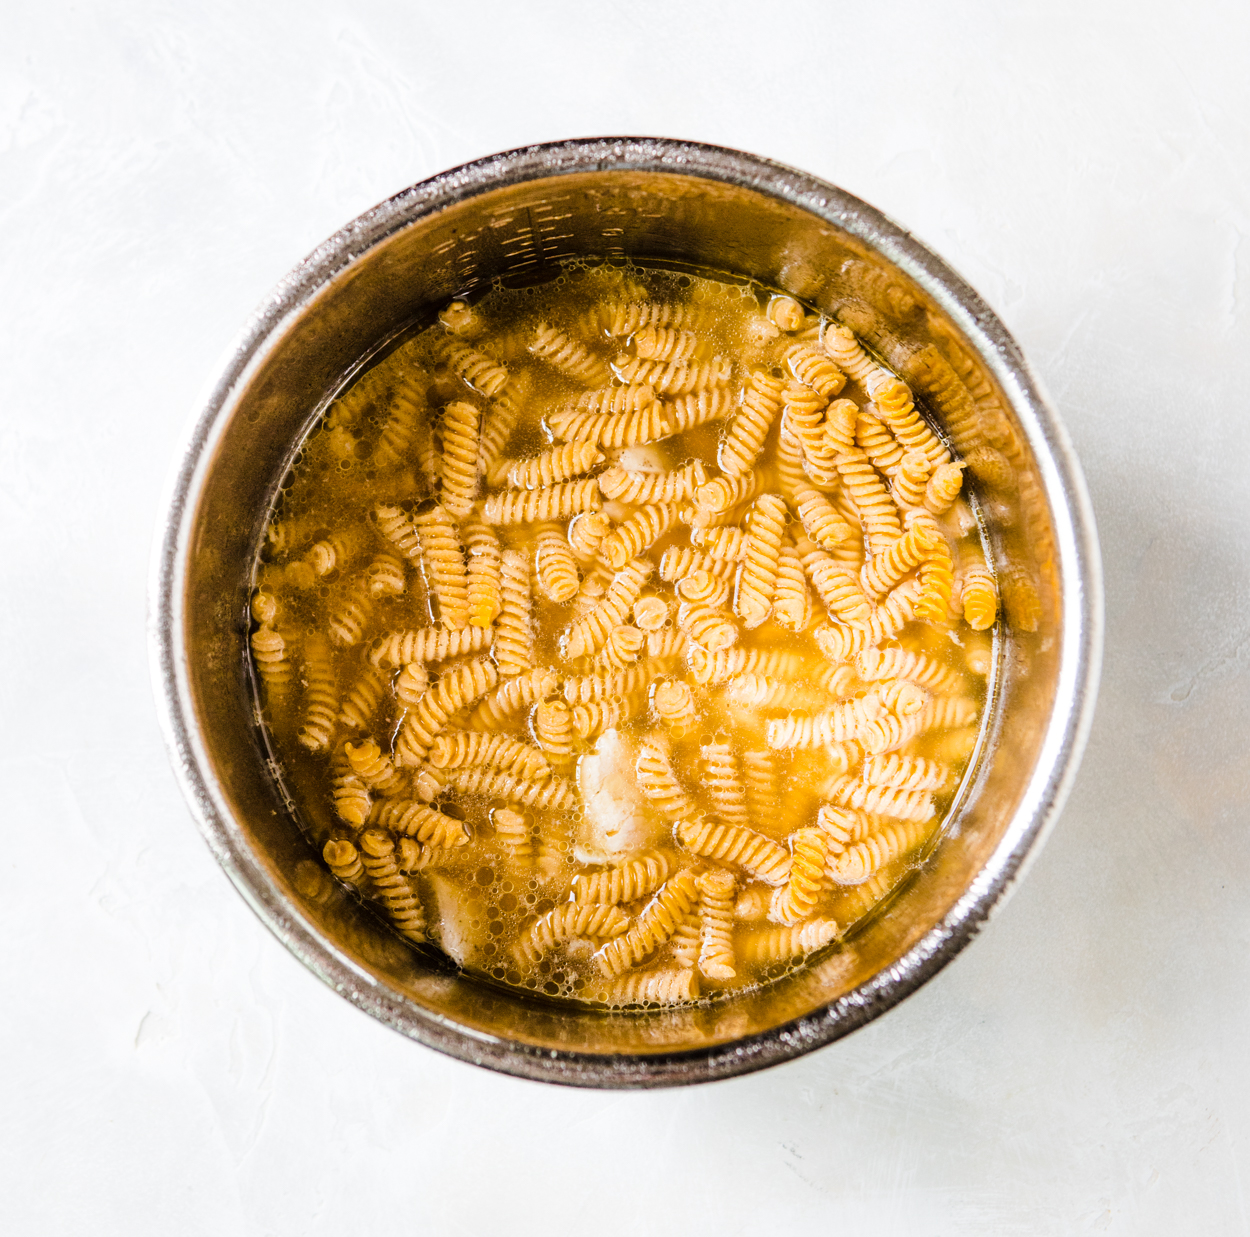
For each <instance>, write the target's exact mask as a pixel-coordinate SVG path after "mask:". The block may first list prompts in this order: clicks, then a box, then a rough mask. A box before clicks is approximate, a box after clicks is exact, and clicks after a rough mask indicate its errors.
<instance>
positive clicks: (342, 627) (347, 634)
mask: <svg viewBox="0 0 1250 1237" xmlns="http://www.w3.org/2000/svg"><path fill="white" fill-rule="evenodd" d="M372 617H373V602H372V601H371V600H370V599H369V593H368V590H367V589H366V586H365V582H364V580H363V579H360V580H353V581H352V582H351V586H350V588H349V590H348V592H347V595H346V596H345V597H344V600H343V604H342V605H341V606H340V607H339V608H338V609H337V610H335V612H334V613H333V614H332V615H330V621H329V622H328V623H327V624H326V627H327V629H328V630H329V633H330V639H331V640H332V641H333V642H334V643H335V644H337V645H338V646H339V647H340V648H351V647H352V646H353V645H355V644H359V643H360V642H361V640H363V639H364V636H365V629H366V628H367V627H368V625H369V620H370V619H371V618H372Z"/></svg>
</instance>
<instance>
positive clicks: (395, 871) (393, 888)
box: [360, 829, 425, 942]
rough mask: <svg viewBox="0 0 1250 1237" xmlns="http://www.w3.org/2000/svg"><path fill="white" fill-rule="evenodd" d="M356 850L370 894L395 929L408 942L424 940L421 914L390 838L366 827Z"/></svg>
mask: <svg viewBox="0 0 1250 1237" xmlns="http://www.w3.org/2000/svg"><path fill="white" fill-rule="evenodd" d="M360 852H361V853H360V858H361V861H362V863H363V864H364V868H365V871H366V872H367V873H368V874H369V884H370V885H371V886H372V890H373V893H374V895H375V896H376V897H377V899H378V901H379V902H381V903H382V906H383V908H384V909H385V910H386V913H387V916H388V917H389V918H390V920H391V922H392V923H393V924H394V925H395V928H396V930H397V931H398V932H399V933H400V935H401V936H405V937H407V938H408V940H410V941H417V942H421V941H424V940H425V913H424V912H423V911H422V909H421V903H420V902H418V901H417V899H416V897H415V895H414V894H413V892H412V889H411V888H410V887H409V885H408V882H407V880H406V879H405V878H404V877H403V876H402V875H401V874H400V871H399V866H398V865H397V863H396V862H395V842H394V839H393V838H391V837H389V836H387V834H385V833H382V832H381V831H380V830H378V829H368V830H366V831H365V832H364V833H363V834H361V837H360Z"/></svg>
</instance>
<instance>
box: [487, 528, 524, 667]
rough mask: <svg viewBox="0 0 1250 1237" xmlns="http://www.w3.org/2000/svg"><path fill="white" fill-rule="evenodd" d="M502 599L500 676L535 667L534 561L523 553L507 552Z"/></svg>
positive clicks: (502, 571) (497, 632) (498, 642)
mask: <svg viewBox="0 0 1250 1237" xmlns="http://www.w3.org/2000/svg"><path fill="white" fill-rule="evenodd" d="M500 599H501V603H502V604H501V606H500V609H499V618H498V620H497V622H496V627H495V643H494V654H495V664H496V665H497V666H498V667H499V673H500V674H503V675H514V674H520V673H521V672H522V671H524V670H529V669H530V668H531V667H532V666H533V664H534V630H533V622H532V615H531V611H532V608H533V599H532V597H531V595H530V562H529V558H528V557H527V556H526V555H525V554H524V553H522V551H520V550H505V551H504V553H503V561H502V563H501V565H500Z"/></svg>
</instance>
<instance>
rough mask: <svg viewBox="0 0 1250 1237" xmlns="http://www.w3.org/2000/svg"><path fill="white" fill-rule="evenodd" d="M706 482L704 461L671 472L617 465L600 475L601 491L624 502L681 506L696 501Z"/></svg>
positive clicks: (693, 461)
mask: <svg viewBox="0 0 1250 1237" xmlns="http://www.w3.org/2000/svg"><path fill="white" fill-rule="evenodd" d="M569 445H570V446H572V445H581V444H569ZM601 458H602V457H601ZM706 481H707V469H706V468H704V466H703V461H702V460H691V461H690V463H689V464H686V465H685V466H684V467H682V468H676V469H673V470H672V471H670V472H637V471H633V470H630V469H628V468H622V467H621V466H620V465H619V464H614V465H613V466H612V467H611V468H609V469H608V470H607V471H606V472H602V473H600V474H599V492H600V493H601V494H602V495H603V496H604V498H612V499H615V500H616V501H618V502H623V503H639V504H641V503H682V502H691V501H693V499H694V492H695V490H696V489H697V488H698V487H699V486H701V485H703V484H704V482H706Z"/></svg>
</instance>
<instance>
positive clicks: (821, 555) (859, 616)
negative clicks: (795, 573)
mask: <svg viewBox="0 0 1250 1237" xmlns="http://www.w3.org/2000/svg"><path fill="white" fill-rule="evenodd" d="M799 552H800V553H802V548H800V551H799ZM803 569H804V570H805V571H806V572H807V577H808V579H809V580H811V582H812V587H813V588H815V590H816V592H817V594H818V595H819V597H820V600H821V601H822V602H823V603H824V606H825V609H826V610H828V612H829V614H830V617H832V618H835V619H838V620H841V621H842V622H844V623H852V624H855V625H858V626H864V625H866V624H867V623H869V622H870V621H871V619H872V606H871V604H870V603H869V601H868V598H867V597H865V596H864V590H863V589H862V588H861V587H860V584H859V580H858V579H857V578H856V575H855V573H854V572H853V571H851V569H850V568H849V567H847V566H845V565H844V564H842V563H839V562H837V561H836V560H834V559H832V558H830V557H829V555H827V554H826V553H825V552H824V551H823V550H811V551H808V553H806V554H803Z"/></svg>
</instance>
